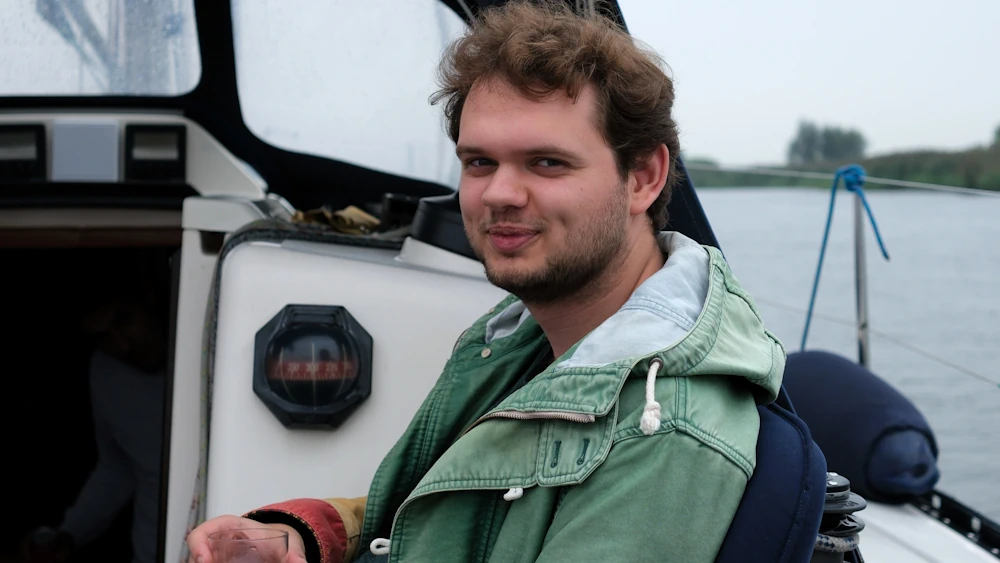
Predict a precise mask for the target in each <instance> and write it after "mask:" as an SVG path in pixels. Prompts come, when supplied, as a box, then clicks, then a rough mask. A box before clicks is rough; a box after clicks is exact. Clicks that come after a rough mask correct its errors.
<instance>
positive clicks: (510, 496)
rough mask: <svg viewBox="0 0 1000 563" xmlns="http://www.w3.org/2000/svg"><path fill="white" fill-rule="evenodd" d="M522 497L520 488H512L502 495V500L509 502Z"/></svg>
mask: <svg viewBox="0 0 1000 563" xmlns="http://www.w3.org/2000/svg"><path fill="white" fill-rule="evenodd" d="M523 496H524V489H522V488H521V487H514V488H512V489H511V490H509V491H507V492H506V493H504V494H503V499H504V500H505V501H507V502H511V501H515V500H517V499H519V498H521V497H523Z"/></svg>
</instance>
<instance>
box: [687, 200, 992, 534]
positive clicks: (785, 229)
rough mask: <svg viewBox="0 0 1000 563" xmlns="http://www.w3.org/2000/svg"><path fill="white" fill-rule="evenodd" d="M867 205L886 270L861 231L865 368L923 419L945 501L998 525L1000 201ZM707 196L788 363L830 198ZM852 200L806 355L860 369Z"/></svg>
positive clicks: (842, 215)
mask: <svg viewBox="0 0 1000 563" xmlns="http://www.w3.org/2000/svg"><path fill="white" fill-rule="evenodd" d="M867 195H868V200H869V203H870V204H871V208H872V210H873V212H874V215H875V218H876V220H877V221H878V225H879V229H880V231H881V234H882V237H883V240H884V241H885V245H886V248H887V250H888V252H889V255H890V258H891V261H888V262H886V261H885V260H884V259H883V258H882V256H881V253H880V252H879V250H878V246H877V243H876V241H875V238H874V235H873V234H872V231H871V227H870V225H867V224H866V225H865V230H866V233H867V243H866V254H867V264H868V292H869V293H868V295H869V323H870V327H871V329H872V331H874V334H872V336H871V369H872V371H874V372H875V373H876V374H878V375H879V376H881V377H883V378H884V379H886V380H887V381H889V382H890V383H891V384H892V385H893V386H895V387H896V388H897V389H898V390H899V391H900V392H901V393H903V394H904V395H906V396H907V397H909V398H910V399H911V400H912V401H913V402H914V404H916V406H917V408H918V409H919V410H920V411H921V412H922V413H923V414H924V416H925V417H926V418H927V419H928V421H929V423H930V425H931V428H932V429H933V430H934V432H935V434H936V437H937V440H938V445H939V447H940V452H941V453H940V458H939V468H940V469H941V481H940V482H939V484H938V487H937V488H938V489H940V490H942V491H943V492H945V493H948V494H951V495H954V496H956V497H957V498H958V499H959V500H961V501H963V502H965V503H966V504H968V505H970V506H971V507H973V508H974V509H976V510H979V511H980V512H983V513H984V514H986V515H987V516H989V517H991V518H993V519H994V520H1000V487H998V486H997V484H996V483H997V480H998V479H1000V387H998V386H997V383H996V382H1000V197H985V196H969V195H956V194H951V193H937V192H933V193H932V192H922V191H894V192H888V191H883V192H869V193H868V194H867ZM699 196H700V198H701V201H702V205H703V206H704V208H705V212H706V214H707V215H708V217H709V220H710V221H711V224H712V227H713V229H714V230H715V234H716V236H717V238H718V239H719V244H720V246H721V247H722V250H723V251H724V252H725V254H726V257H727V258H728V260H729V262H730V264H731V267H732V268H733V271H734V272H735V273H736V276H737V277H738V278H739V280H740V282H741V283H742V284H743V286H744V287H746V288H747V290H748V291H750V293H751V294H752V295H753V296H754V298H755V300H756V301H757V303H758V305H759V306H760V310H761V313H762V315H763V317H764V321H765V323H766V324H767V325H768V327H769V328H770V329H771V330H772V332H774V333H775V334H776V335H777V336H778V337H779V338H781V340H782V342H783V343H784V344H785V348H786V350H787V351H788V352H792V351H796V350H798V349H799V348H800V343H801V338H802V330H803V326H804V322H805V311H806V309H807V308H808V304H809V295H810V291H811V288H812V283H813V277H814V276H815V273H816V264H817V261H818V258H819V248H820V243H821V241H822V237H823V226H824V223H825V221H826V215H827V210H828V205H829V197H830V196H829V192H828V191H824V190H815V189H794V188H775V189H768V188H715V189H712V188H703V189H701V190H699ZM851 198H852V196H851V195H849V194H847V193H846V192H841V193H840V194H839V195H838V197H837V200H838V201H837V205H836V207H835V211H834V222H833V226H832V228H831V233H830V241H829V244H828V247H827V252H826V258H825V264H824V268H823V274H822V279H821V281H820V286H819V292H818V295H817V299H816V306H815V314H814V317H813V320H812V324H811V326H810V330H809V340H808V345H807V347H808V348H810V349H825V350H829V351H831V352H835V353H839V354H842V355H844V356H846V357H848V358H851V359H857V333H856V330H855V329H854V328H853V323H854V319H855V292H854V250H853V248H854V246H853V205H852V202H851ZM897 340H898V341H901V342H903V343H905V345H908V346H911V347H916V348H917V349H919V350H920V351H922V352H923V354H921V353H918V352H915V351H913V350H911V349H908V348H907V347H906V346H903V345H900V344H898V343H897V342H896V341H897ZM928 354H929V355H932V356H936V357H938V358H940V359H941V360H943V362H942V361H935V360H932V359H929V358H928V357H926V355H928ZM944 362H951V363H954V364H957V365H960V366H962V367H964V368H966V369H968V370H971V371H973V372H975V373H976V374H979V375H981V376H985V377H986V378H988V379H990V380H992V381H993V382H994V383H989V382H986V381H983V380H982V379H979V378H977V377H975V376H973V375H970V374H967V373H963V372H962V371H960V370H958V369H956V368H954V367H950V366H948V365H946V364H945V363H944Z"/></svg>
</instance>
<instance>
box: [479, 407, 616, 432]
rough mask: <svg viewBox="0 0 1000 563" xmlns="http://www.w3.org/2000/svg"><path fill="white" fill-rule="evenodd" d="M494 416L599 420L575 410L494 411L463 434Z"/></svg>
mask: <svg viewBox="0 0 1000 563" xmlns="http://www.w3.org/2000/svg"><path fill="white" fill-rule="evenodd" d="M493 418H508V419H511V420H540V419H549V420H568V421H570V422H579V423H588V422H594V421H595V420H597V417H596V416H594V415H592V414H582V413H575V412H560V411H539V412H520V411H497V412H494V413H489V414H484V415H483V416H481V417H479V419H478V420H476V421H475V422H473V423H472V424H471V425H470V426H469V427H468V428H466V429H465V432H462V436H465V435H466V434H468V432H469V430H472V429H473V428H475V427H476V426H479V423H480V422H483V421H484V420H490V419H493Z"/></svg>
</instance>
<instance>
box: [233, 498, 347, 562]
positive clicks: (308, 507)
mask: <svg viewBox="0 0 1000 563" xmlns="http://www.w3.org/2000/svg"><path fill="white" fill-rule="evenodd" d="M244 517H245V518H250V519H251V520H257V521H258V522H266V523H281V524H288V525H290V526H292V527H293V528H295V529H296V530H298V531H299V533H300V534H301V533H302V531H303V528H305V529H306V530H308V532H309V533H311V534H312V538H308V537H305V536H303V538H302V539H303V541H304V542H305V544H306V556H308V555H309V544H310V543H312V542H310V539H312V540H313V541H314V542H315V544H317V545H318V547H319V557H320V562H321V563H343V561H344V557H345V555H346V553H345V552H346V551H347V531H346V530H345V529H344V521H343V520H342V519H341V517H340V513H339V512H337V509H336V508H334V507H333V506H332V505H330V503H328V502H326V501H322V500H317V499H308V498H306V499H294V500H288V501H284V502H279V503H275V504H269V505H267V506H262V507H260V508H258V509H257V510H254V511H252V512H249V513H247V514H245V515H244ZM296 524H298V525H296Z"/></svg>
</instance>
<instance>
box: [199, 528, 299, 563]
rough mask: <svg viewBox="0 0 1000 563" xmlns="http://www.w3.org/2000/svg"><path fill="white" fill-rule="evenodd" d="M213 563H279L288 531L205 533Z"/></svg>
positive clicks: (286, 546)
mask: <svg viewBox="0 0 1000 563" xmlns="http://www.w3.org/2000/svg"><path fill="white" fill-rule="evenodd" d="M208 543H209V548H210V549H211V551H212V559H213V560H214V563H279V562H281V561H284V560H285V556H286V555H287V554H288V532H286V531H284V530H275V529H274V528H242V529H239V530H225V531H222V532H215V533H214V534H209V535H208Z"/></svg>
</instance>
